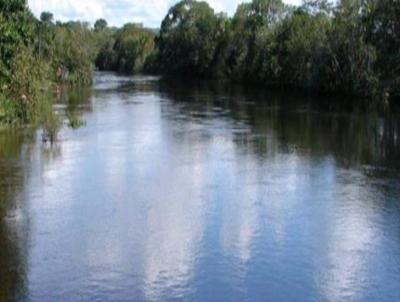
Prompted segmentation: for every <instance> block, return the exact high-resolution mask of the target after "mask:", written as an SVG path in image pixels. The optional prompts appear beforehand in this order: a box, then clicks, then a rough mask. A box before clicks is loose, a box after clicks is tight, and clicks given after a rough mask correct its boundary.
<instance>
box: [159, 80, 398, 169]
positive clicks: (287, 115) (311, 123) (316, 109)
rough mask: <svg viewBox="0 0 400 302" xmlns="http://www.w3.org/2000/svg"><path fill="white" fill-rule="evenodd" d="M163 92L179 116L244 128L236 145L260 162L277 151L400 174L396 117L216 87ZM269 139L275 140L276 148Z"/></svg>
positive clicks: (170, 87)
mask: <svg viewBox="0 0 400 302" xmlns="http://www.w3.org/2000/svg"><path fill="white" fill-rule="evenodd" d="M160 91H161V92H162V93H165V94H166V97H167V98H169V99H171V100H172V101H173V102H174V103H175V105H176V107H177V108H179V110H181V111H182V112H181V113H182V114H181V116H185V117H187V116H190V117H191V118H192V119H199V120H200V121H203V122H204V121H205V122H207V121H210V120H213V119H214V120H215V119H220V118H228V119H229V120H230V121H231V122H232V123H239V124H244V125H246V126H247V127H248V131H244V132H243V131H238V132H237V133H235V142H236V143H237V144H238V145H239V146H240V147H242V148H243V149H244V150H246V151H247V152H248V151H249V150H252V152H254V153H256V154H258V155H259V156H261V157H263V156H264V155H266V154H268V153H271V152H274V148H275V151H276V152H281V151H282V150H286V152H290V151H296V152H300V153H305V154H307V153H311V154H313V155H319V156H321V157H323V156H331V155H332V156H334V158H335V160H336V161H337V162H338V164H340V165H342V166H343V167H349V166H369V165H372V166H377V167H381V168H390V169H393V168H396V169H398V168H400V137H399V136H400V118H399V115H397V114H393V115H383V116H382V115H380V114H378V113H374V112H372V113H368V114H367V113H363V112H354V111H349V107H347V106H346V105H343V104H341V101H339V102H338V103H337V104H335V103H334V102H335V100H333V99H321V98H319V99H316V98H315V97H306V96H300V97H299V96H298V95H297V96H296V95H293V94H290V93H276V92H275V93H274V92H269V91H265V90H262V89H254V88H251V87H250V88H249V87H245V86H242V85H236V86H235V85H230V84H227V83H218V82H215V83H212V82H187V83H185V84H182V82H177V81H171V80H168V81H164V82H161V83H160ZM330 103H333V104H330ZM242 130H243V129H242ZM271 136H273V137H274V139H275V140H276V144H275V145H274V148H271V147H272V146H271V144H270V143H269V141H270V138H271Z"/></svg>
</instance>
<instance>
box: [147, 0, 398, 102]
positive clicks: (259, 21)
mask: <svg viewBox="0 0 400 302" xmlns="http://www.w3.org/2000/svg"><path fill="white" fill-rule="evenodd" d="M157 46H158V57H157V59H153V60H152V64H151V65H152V66H153V69H154V66H155V65H156V66H157V67H158V68H157V70H159V71H160V72H163V73H174V74H182V75H191V76H194V77H198V76H215V77H224V78H229V79H234V80H251V81H258V82H263V83H265V84H266V85H277V86H286V87H295V88H299V89H307V90H309V91H314V92H324V93H342V94H345V95H352V96H354V95H355V96H366V97H369V98H375V99H379V100H382V99H383V100H384V101H385V102H387V101H388V100H389V99H391V100H395V99H398V98H400V88H399V87H400V67H399V66H400V55H399V49H400V2H399V1H393V0H341V1H337V2H336V4H334V2H332V1H329V0H305V1H303V5H302V6H300V7H297V8H295V7H292V6H288V5H285V4H284V3H283V2H282V1H281V0H253V1H251V2H246V3H243V4H240V5H239V6H238V8H237V11H236V13H235V15H234V17H233V18H232V19H229V18H226V17H225V18H223V17H221V15H215V14H214V12H213V11H212V9H211V8H210V7H209V6H208V5H207V4H206V3H204V2H196V1H193V0H185V1H181V2H179V3H178V4H176V5H175V6H174V7H172V8H171V9H170V11H169V12H168V14H167V16H166V17H165V19H164V21H163V23H162V26H161V32H160V35H159V37H158V39H157Z"/></svg>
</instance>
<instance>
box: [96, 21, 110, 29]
mask: <svg viewBox="0 0 400 302" xmlns="http://www.w3.org/2000/svg"><path fill="white" fill-rule="evenodd" d="M107 26H108V23H107V21H106V20H104V19H98V20H97V21H96V22H95V23H94V30H95V31H102V30H104V29H106V28H107Z"/></svg>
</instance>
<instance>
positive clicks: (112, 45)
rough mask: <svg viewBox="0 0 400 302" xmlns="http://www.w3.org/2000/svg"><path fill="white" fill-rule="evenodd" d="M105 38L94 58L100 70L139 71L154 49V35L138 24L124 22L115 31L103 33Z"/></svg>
mask: <svg viewBox="0 0 400 302" xmlns="http://www.w3.org/2000/svg"><path fill="white" fill-rule="evenodd" d="M103 34H104V35H106V38H105V39H104V40H103V44H102V46H101V48H100V51H99V53H98V55H97V58H96V60H95V62H96V66H97V67H98V68H99V69H100V70H114V71H119V72H125V73H134V72H140V71H142V70H143V68H144V66H145V64H146V61H147V59H148V58H149V57H150V56H151V54H152V53H153V51H154V46H155V43H154V38H155V35H154V33H153V32H152V31H150V30H147V29H144V28H143V27H142V26H141V25H140V24H133V23H131V24H126V25H124V26H123V27H122V28H121V29H119V30H117V31H116V32H115V33H112V32H110V31H108V32H106V33H103Z"/></svg>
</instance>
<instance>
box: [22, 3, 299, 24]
mask: <svg viewBox="0 0 400 302" xmlns="http://www.w3.org/2000/svg"><path fill="white" fill-rule="evenodd" d="M206 1H207V2H208V3H209V4H210V5H211V7H213V8H214V10H215V11H216V12H221V11H224V12H227V13H228V14H229V15H233V13H234V12H235V10H236V7H237V5H238V4H239V3H241V2H245V1H243V0H206ZM176 2H178V1H177V0H28V3H29V7H30V8H31V9H32V11H33V13H34V14H35V15H36V16H38V17H39V16H40V13H41V12H42V11H50V12H52V13H53V14H54V17H55V19H56V20H60V21H69V20H81V21H88V22H91V23H94V21H96V20H97V19H99V18H104V19H106V20H107V22H108V24H109V25H112V26H121V25H123V24H125V23H128V22H140V23H143V24H144V25H145V26H147V27H159V26H160V24H161V21H162V19H164V17H165V15H166V14H167V12H168V9H169V8H170V7H171V6H172V5H173V4H175V3H176ZM284 2H286V3H290V4H300V3H301V0H284Z"/></svg>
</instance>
